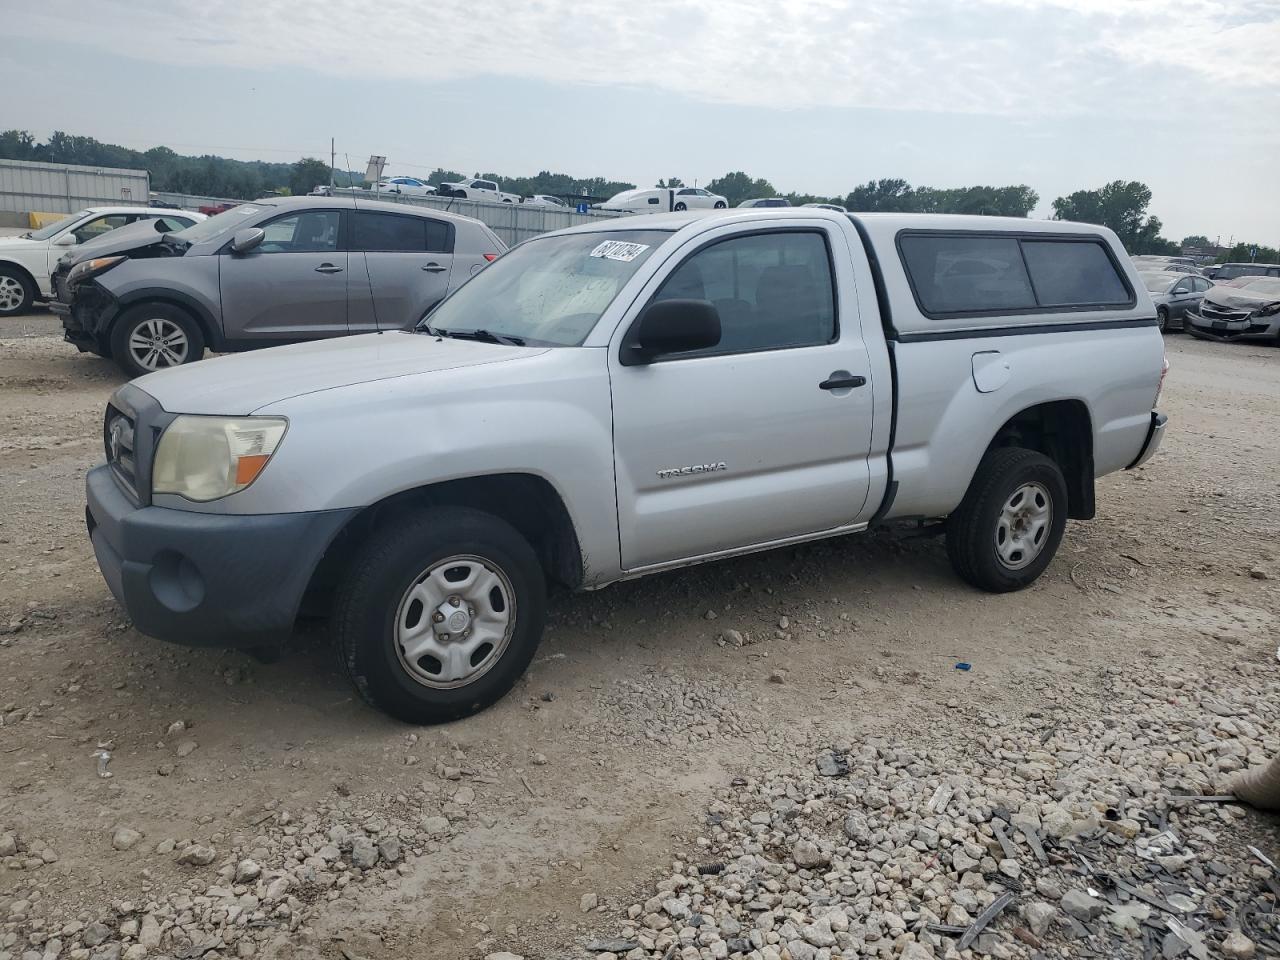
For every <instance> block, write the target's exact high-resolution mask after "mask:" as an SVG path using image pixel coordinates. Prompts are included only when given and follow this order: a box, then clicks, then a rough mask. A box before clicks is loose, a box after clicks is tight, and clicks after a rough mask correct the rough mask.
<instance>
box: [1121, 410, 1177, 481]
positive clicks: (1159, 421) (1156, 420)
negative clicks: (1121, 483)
mask: <svg viewBox="0 0 1280 960" xmlns="http://www.w3.org/2000/svg"><path fill="white" fill-rule="evenodd" d="M1168 423H1169V418H1168V417H1167V416H1166V415H1165V414H1163V413H1160V412H1158V411H1156V410H1152V411H1151V426H1149V427H1148V428H1147V439H1146V440H1144V441H1143V443H1142V449H1141V450H1139V451H1138V455H1137V457H1135V458H1134V461H1133V463H1131V464H1129V466H1127V467H1125V469H1126V470H1132V469H1133V468H1134V467H1140V466H1142V465H1143V464H1144V463H1146V462H1147V461H1148V460H1150V459H1151V458H1152V457H1154V456H1155V455H1156V451H1157V450H1159V449H1160V441H1162V440H1163V439H1164V428H1165V427H1166V426H1167V425H1168Z"/></svg>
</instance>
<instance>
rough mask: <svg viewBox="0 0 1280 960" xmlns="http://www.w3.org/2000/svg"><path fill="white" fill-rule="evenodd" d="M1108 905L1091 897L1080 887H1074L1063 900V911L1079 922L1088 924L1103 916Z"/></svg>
mask: <svg viewBox="0 0 1280 960" xmlns="http://www.w3.org/2000/svg"><path fill="white" fill-rule="evenodd" d="M1105 907H1106V904H1105V903H1104V902H1103V901H1102V900H1099V899H1097V898H1096V897H1091V896H1089V894H1087V893H1086V892H1085V891H1083V890H1081V889H1080V888H1079V887H1073V888H1071V889H1070V890H1068V891H1067V892H1066V894H1065V895H1064V896H1063V898H1062V909H1063V910H1065V911H1066V912H1067V913H1068V914H1070V915H1071V916H1073V917H1075V918H1076V919H1077V920H1079V921H1081V922H1083V923H1088V922H1090V921H1092V920H1096V919H1098V917H1099V916H1101V915H1102V911H1103V909H1104V908H1105Z"/></svg>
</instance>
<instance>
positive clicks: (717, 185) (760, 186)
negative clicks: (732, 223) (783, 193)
mask: <svg viewBox="0 0 1280 960" xmlns="http://www.w3.org/2000/svg"><path fill="white" fill-rule="evenodd" d="M707 189H708V190H710V191H711V192H712V193H718V194H720V196H722V197H724V198H725V200H726V201H727V202H728V204H729V206H731V207H736V206H737V205H738V204H739V203H741V202H742V201H743V200H751V199H753V198H755V197H774V196H777V193H778V192H777V191H776V190H775V189H774V187H773V184H772V183H770V182H769V181H768V180H764V179H755V180H753V179H752V178H751V177H749V176H748V175H747V174H745V173H743V172H742V171H741V170H739V171H737V172H736V173H726V174H725V175H724V176H723V177H719V178H717V179H715V180H712V181H711V182H710V183H708V184H707Z"/></svg>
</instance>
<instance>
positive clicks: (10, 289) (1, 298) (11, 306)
mask: <svg viewBox="0 0 1280 960" xmlns="http://www.w3.org/2000/svg"><path fill="white" fill-rule="evenodd" d="M26 296H27V291H26V290H25V289H23V286H22V284H21V283H19V282H18V280H17V279H16V278H15V277H0V310H17V309H18V308H19V307H20V306H22V301H23V300H25V299H26Z"/></svg>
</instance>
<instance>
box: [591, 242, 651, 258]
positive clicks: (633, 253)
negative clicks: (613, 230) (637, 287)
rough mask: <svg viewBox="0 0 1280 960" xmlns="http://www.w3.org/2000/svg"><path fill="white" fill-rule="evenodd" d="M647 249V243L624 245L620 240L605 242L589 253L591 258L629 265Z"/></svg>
mask: <svg viewBox="0 0 1280 960" xmlns="http://www.w3.org/2000/svg"><path fill="white" fill-rule="evenodd" d="M648 249H649V245H648V244H647V243H624V242H623V241H621V240H606V241H605V242H604V243H602V244H600V245H599V246H598V247H596V248H595V249H594V250H592V251H591V256H593V257H603V258H604V259H605V260H620V261H622V262H623V263H630V262H631V261H632V260H634V259H635V258H636V257H638V256H640V254H642V253H644V252H645V251H646V250H648Z"/></svg>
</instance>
